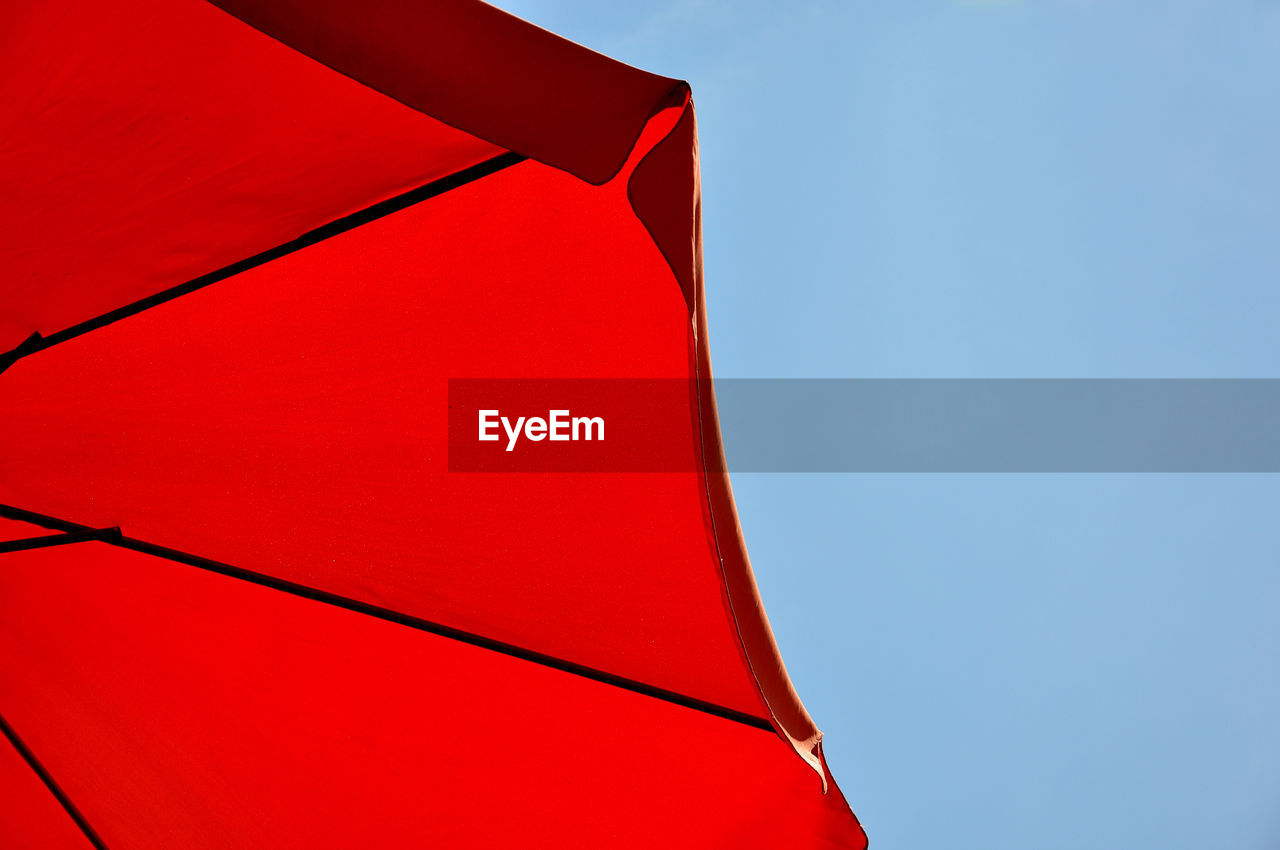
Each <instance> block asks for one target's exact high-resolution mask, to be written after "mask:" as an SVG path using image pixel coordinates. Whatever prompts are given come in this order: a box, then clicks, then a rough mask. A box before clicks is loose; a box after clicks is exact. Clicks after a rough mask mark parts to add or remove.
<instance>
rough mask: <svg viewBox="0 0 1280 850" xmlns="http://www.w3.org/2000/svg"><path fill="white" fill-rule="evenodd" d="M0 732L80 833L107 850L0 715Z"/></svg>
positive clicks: (77, 810)
mask: <svg viewBox="0 0 1280 850" xmlns="http://www.w3.org/2000/svg"><path fill="white" fill-rule="evenodd" d="M0 732H4V736H5V737H6V738H8V739H9V743H10V744H13V748H14V749H15V750H17V751H18V755H20V756H22V759H23V761H25V762H26V763H27V766H28V767H30V768H31V769H32V770H33V771H35V774H36V776H38V777H40V781H41V782H43V783H44V785H45V787H46V788H48V789H49V793H51V794H53V796H54V798H55V799H56V800H57V801H58V803H60V804H61V805H62V808H63V809H64V810H65V811H66V813H67V814H68V815H70V816H71V819H72V820H73V821H75V823H76V826H78V827H80V831H81V832H83V833H84V837H85V838H87V839H88V840H89V843H90V844H92V845H93V846H94V847H95V848H97V850H107V845H106V842H104V841H103V840H102V837H101V836H99V835H98V833H97V831H96V830H95V829H94V828H93V827H92V826H90V825H89V821H87V820H85V817H84V815H83V814H81V812H80V810H79V809H77V808H76V804H75V803H73V802H71V798H70V797H68V796H67V792H65V791H63V790H62V786H60V785H58V783H57V782H56V781H54V778H53V777H52V776H51V775H49V771H48V770H46V769H45V766H44V765H43V764H41V763H40V760H39V759H38V758H36V756H35V753H33V752H31V748H30V747H28V746H27V744H26V742H25V741H23V740H22V738H20V737H19V736H18V733H17V732H15V731H14V729H13V727H12V726H10V725H9V721H7V720H5V718H4V715H2V714H0Z"/></svg>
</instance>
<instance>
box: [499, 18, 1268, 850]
mask: <svg viewBox="0 0 1280 850" xmlns="http://www.w3.org/2000/svg"><path fill="white" fill-rule="evenodd" d="M500 5H502V6H504V7H505V8H507V9H509V10H511V11H513V12H515V13H517V14H519V15H521V16H522V17H525V18H527V19H529V20H532V21H534V22H535V23H538V24H540V25H542V26H545V27H547V28H548V29H551V30H554V31H556V32H559V33H561V34H563V35H565V36H567V37H569V38H572V39H574V40H576V41H579V42H582V43H583V44H586V45H588V46H590V47H593V48H595V49H597V50H600V51H602V52H605V53H608V54H610V55H612V56H615V57H617V58H620V59H623V60H624V61H627V62H630V63H632V64H635V65H639V66H640V67H644V68H648V69H651V70H654V71H657V72H660V73H663V74H666V75H669V76H676V77H683V78H685V79H688V80H689V81H690V82H691V83H692V84H693V89H694V97H695V100H696V102H697V105H698V110H699V124H700V133H701V146H702V156H703V163H702V168H703V193H704V205H705V206H704V209H705V222H704V227H705V248H706V271H707V281H708V283H707V285H708V293H709V308H710V322H711V333H712V337H711V339H712V355H713V362H714V365H715V368H716V372H717V374H718V375H721V376H732V377H933V378H937V377H966V378H969V377H973V378H977V377H985V378H991V377H1028V378H1034V377H1077V378H1104V377H1141V378H1163V377H1197V378H1213V377H1270V378H1274V377H1280V367H1278V366H1277V354H1280V342H1278V341H1277V334H1276V331H1275V325H1276V321H1277V316H1280V287H1278V286H1277V285H1276V283H1277V281H1280V154H1277V151H1280V3H1277V2H1267V0H1248V1H1247V2H1246V0H1220V2H1194V3H1193V2H1180V0H1170V2H1165V3H1159V4H1157V3H1150V2H1142V3H1137V2H1129V0H1107V2H1104V0H1073V2H1067V1H1066V0H1056V2H1051V1H1050V0H1045V2H1031V0H1025V1H1024V2H1016V0H1005V2H1000V1H999V0H986V2H980V0H969V2H961V0H937V2H923V0H892V2H889V0H882V2H869V1H867V2H862V0H842V2H836V1H835V0H832V2H805V0H791V1H790V2H777V3H759V2H745V0H739V1H737V2H732V1H731V0H681V2H660V0H659V1H658V2H652V1H651V2H647V3H644V4H639V3H626V4H620V3H599V2H594V0H572V2H570V0H565V1H564V2H555V1H554V0H507V2H501V3H500ZM734 485H735V490H736V494H737V499H738V507H739V511H740V513H741V515H742V520H743V525H744V528H745V531H746V535H747V541H748V544H749V546H750V548H751V553H752V559H753V562H754V565H755V570H756V574H757V579H758V580H759V582H760V585H761V588H762V592H763V594H764V598H765V603H766V606H767V608H768V610H769V614H770V618H771V620H772V622H773V625H774V629H775V632H776V633H777V635H778V639H779V642H780V644H781V645H782V649H783V654H784V656H785V657H786V659H787V662H788V666H789V668H790V670H791V673H792V676H793V678H794V679H795V680H796V683H797V686H798V688H799V690H800V693H801V695H802V696H803V697H804V699H805V702H806V704H807V705H808V706H809V708H810V710H811V711H812V713H813V714H814V716H815V717H816V718H817V719H818V722H819V724H820V725H821V726H822V728H823V729H824V730H825V731H826V734H827V752H828V756H829V758H830V761H831V763H832V766H833V769H834V771H835V773H836V775H837V777H838V778H839V779H840V782H841V786H842V788H844V790H845V793H846V795H847V796H848V797H849V799H850V802H851V803H852V804H853V806H854V808H855V810H856V811H857V812H858V813H859V815H860V816H861V817H862V819H863V821H864V823H865V825H866V827H867V830H868V832H869V834H870V836H871V840H872V846H873V847H875V848H877V850H898V848H917V849H918V850H923V849H924V848H930V850H933V848H967V847H974V848H984V850H1005V848H1008V850H1027V848H1059V847H1061V848H1068V847H1070V848H1079V847H1089V848H1095V849H1096V850H1106V848H1116V850H1135V849H1137V850H1140V849H1141V848H1161V850H1176V848H1196V850H1204V848H1215V850H1216V849H1217V848H1223V850H1237V848H1238V850H1275V848H1276V847H1280V720H1278V719H1277V718H1280V481H1278V480H1277V477H1276V476H1274V475H1169V474H1166V475H1122V474H1109V475H1029V474H1023V475H905V474H904V475H736V476H735V478H734Z"/></svg>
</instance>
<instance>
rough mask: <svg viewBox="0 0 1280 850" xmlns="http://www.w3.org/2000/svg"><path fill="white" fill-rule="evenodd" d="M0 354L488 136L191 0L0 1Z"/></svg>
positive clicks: (413, 180) (475, 157) (415, 178)
mask: <svg viewBox="0 0 1280 850" xmlns="http://www.w3.org/2000/svg"><path fill="white" fill-rule="evenodd" d="M0 66H2V67H3V68H4V69H5V72H4V73H3V74H0V103H3V104H4V109H3V110H0V175H3V176H0V264H2V265H3V268H4V272H5V281H4V286H3V289H0V352H3V351H7V350H8V349H10V348H12V347H13V346H15V345H17V344H18V343H19V342H20V341H21V340H23V339H24V338H26V337H27V336H29V335H30V334H31V332H32V331H40V332H41V333H44V334H46V335H48V334H50V333H52V332H55V331H59V330H62V329H64V328H66V327H68V326H70V325H73V324H75V323H77V322H80V321H83V320H86V319H89V318H93V317H95V316H97V315H100V314H102V313H105V312H108V311H109V310H112V309H114V308H116V307H119V306H122V305H124V304H126V303H129V302H132V301H135V300H137V299H139V298H142V297H145V296H147V295H150V294H152V293H154V292H157V291H159V290H162V289H165V288H167V287H169V286H172V285H174V284H177V283H180V282H182V281H184V280H187V279H189V278H193V277H196V276H197V275H200V274H203V273H205V272H208V271H211V270H213V269H216V268H219V267H221V266H224V265H226V264H228V263H231V262H234V261H237V260H240V259H242V258H244V257H247V256H250V255H252V254H255V253H257V252H258V251H261V250H264V249H266V248H269V247H272V246H274V245H276V244H279V243H281V242H285V241H288V240H289V239H292V238H293V237H295V236H297V235H299V234H301V233H303V232H305V231H307V230H309V229H311V228H314V227H316V226H318V225H320V224H323V223H326V222H328V221H331V220H333V219H334V218H337V217H340V216H342V215H345V214H346V213H349V212H352V211H354V210H357V209H361V208H363V207H365V206H368V205H369V204H371V203H374V202H376V201H379V200H383V199H385V198H387V197H390V196H392V195H395V194H398V193H400V192H402V191H405V190H407V189H409V188H412V187H414V186H417V185H420V184H422V183H425V182H427V181H429V180H432V179H435V178H437V177H440V176H442V175H445V174H449V173H452V172H454V171H457V170H459V169H461V168H463V167H466V166H468V165H471V164H473V163H475V162H478V161H480V160H483V159H486V158H488V157H491V156H493V155H495V154H496V153H498V152H499V151H500V149H498V148H495V147H494V146H493V145H491V144H489V143H487V142H482V141H480V140H479V139H476V138H474V137H472V136H469V135H467V134H465V133H462V132H459V131H457V130H454V129H452V128H450V127H448V126H446V125H444V124H442V123H440V122H439V121H436V120H434V119H432V118H428V117H427V116H426V115H423V114H421V113H419V112H416V111H414V110H411V109H407V108H405V107H404V106H402V105H401V104H398V103H396V102H395V101H393V100H391V99H390V98H388V97H386V96H384V95H381V94H378V93H377V92H374V91H372V90H370V89H368V88H367V87H365V86H363V85H361V84H359V83H358V82H356V81H354V80H352V79H349V78H347V77H345V76H343V75H341V74H338V73H335V72H334V71H332V70H330V69H328V68H326V67H324V66H323V65H321V64H319V63H317V62H315V61H313V60H311V59H308V58H307V57H305V56H303V55H302V54H300V53H298V52H297V51H294V50H290V49H289V48H287V47H285V46H284V45H282V44H280V43H279V42H277V41H275V40H274V39H271V38H269V37H267V36H265V35H263V34H262V33H260V32H257V31H255V30H253V29H252V28H250V27H247V26H245V25H244V24H243V23H242V22H240V21H238V20H236V19H235V18H233V17H231V16H230V15H227V14H226V13H225V12H222V11H221V10H219V9H216V8H214V7H213V6H210V5H209V4H207V3H205V2H203V0H177V2H171V0H121V2H113V3H83V2H75V0H19V2H16V3H14V2H10V3H6V4H4V8H3V11H2V12H0Z"/></svg>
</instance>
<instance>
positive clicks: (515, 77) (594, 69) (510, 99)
mask: <svg viewBox="0 0 1280 850" xmlns="http://www.w3.org/2000/svg"><path fill="white" fill-rule="evenodd" d="M212 2H215V3H216V4H217V5H219V6H221V7H222V8H224V9H226V10H227V11H229V12H231V13H232V14H234V15H236V16H238V17H240V18H241V19H243V20H245V21H247V22H248V23H250V24H252V25H253V26H255V27H257V28H259V29H261V30H262V31H263V32H266V33H269V34H271V35H273V36H275V37H276V38H278V39H280V40H281V41H283V42H284V43H285V44H288V45H290V46H292V47H294V48H296V49H298V50H300V51H302V52H303V53H306V54H307V55H308V56H312V57H314V58H316V59H318V60H320V61H321V62H324V63H325V64H327V65H329V66H330V67H332V68H336V69H338V70H340V71H342V72H343V73H344V74H349V75H350V76H352V77H354V78H355V79H357V80H361V81H363V82H365V83H367V84H368V85H370V86H372V87H373V88H375V89H378V90H379V91H382V92H386V93H387V94H389V95H391V96H392V97H394V98H396V99H397V100H399V101H401V102H403V103H406V104H408V105H410V106H412V107H413V108H415V109H420V110H422V111H423V112H425V113H426V114H428V115H432V116H434V117H436V118H438V119H440V120H441V121H444V122H446V123H448V124H451V125H453V126H455V127H462V128H464V129H466V130H467V132H469V133H472V134H474V135H476V136H480V137H481V138H485V139H489V140H490V141H492V142H494V143H496V144H498V145H501V146H502V147H504V148H510V149H511V150H515V151H519V152H520V153H523V154H526V155H527V156H530V157H532V158H534V159H537V160H539V161H540V162H545V163H547V164H549V165H554V166H556V167H557V168H563V169H564V170H566V171H568V172H570V173H572V174H576V175H577V176H579V177H581V178H582V179H583V180H587V181H589V182H591V183H595V184H600V183H604V182H606V181H607V180H609V179H610V178H612V177H613V176H614V175H615V174H616V173H617V172H618V169H619V168H621V167H622V164H623V162H625V161H626V159H627V156H628V154H629V153H630V151H631V148H632V146H633V145H634V144H635V141H636V138H637V137H638V136H639V135H640V131H641V130H642V129H643V128H644V126H645V122H646V121H647V120H648V119H649V117H650V116H651V115H653V114H654V113H655V112H657V111H658V109H659V107H661V106H664V105H678V104H679V103H680V101H682V100H683V98H684V93H685V91H686V86H685V85H684V84H683V83H681V82H679V81H677V80H672V79H668V78H667V77H660V76H658V75H656V74H650V73H647V72H645V71H640V70H637V69H636V68H632V67H629V66H627V65H624V64H622V63H621V62H617V61H615V60H613V59H610V58H608V57H606V56H601V55H600V54H599V53H595V52H593V51H591V50H588V49H587V48H585V47H582V46H580V45H577V44H574V43H573V42H571V41H567V40H565V39H563V38H560V37H559V36H556V35H553V34H552V33H549V32H547V31H546V30H543V29H540V28H538V27H536V26H533V25H532V24H530V23H527V22H525V21H522V20H520V19H519V18H516V17H514V16H512V15H509V14H507V13H506V12H503V11H501V10H500V9H496V8H494V7H492V6H489V5H486V4H484V3H479V2H475V0H433V2H431V3H423V2H421V0H382V2H378V3H361V2H358V0H212Z"/></svg>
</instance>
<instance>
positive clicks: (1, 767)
mask: <svg viewBox="0 0 1280 850" xmlns="http://www.w3.org/2000/svg"><path fill="white" fill-rule="evenodd" d="M5 557H8V556H5V555H0V558H5ZM3 598H4V597H3V595H2V594H0V604H3ZM0 846H3V847H4V848H5V850H93V845H92V844H90V843H89V840H88V839H87V838H85V837H84V833H82V832H81V831H80V828H79V827H78V826H76V823H75V821H73V820H72V819H71V816H70V815H68V814H67V813H66V812H65V811H64V810H63V808H62V806H61V805H60V804H59V803H58V801H57V799H56V798H55V797H54V796H53V794H52V793H51V792H50V791H49V789H48V788H46V787H45V785H44V783H43V782H42V781H40V777H38V776H37V775H36V773H35V771H34V770H32V769H31V767H30V765H28V764H27V763H26V761H24V760H23V758H22V756H21V755H19V753H18V751H17V750H16V749H14V748H13V745H12V744H10V743H9V741H8V739H6V738H5V737H4V736H2V735H0Z"/></svg>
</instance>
